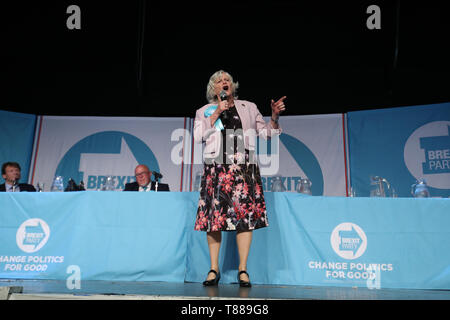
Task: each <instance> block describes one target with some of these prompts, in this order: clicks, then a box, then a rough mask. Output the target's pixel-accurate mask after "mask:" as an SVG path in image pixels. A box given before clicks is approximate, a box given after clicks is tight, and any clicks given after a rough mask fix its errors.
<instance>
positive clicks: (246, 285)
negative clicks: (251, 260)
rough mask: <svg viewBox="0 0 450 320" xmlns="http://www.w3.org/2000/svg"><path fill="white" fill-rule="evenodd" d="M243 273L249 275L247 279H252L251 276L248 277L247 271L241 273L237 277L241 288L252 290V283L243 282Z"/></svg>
mask: <svg viewBox="0 0 450 320" xmlns="http://www.w3.org/2000/svg"><path fill="white" fill-rule="evenodd" d="M243 273H245V274H246V275H247V277H248V278H249V279H250V276H249V275H248V273H247V271H245V270H242V271H239V273H238V276H237V278H238V282H239V286H240V287H241V288H250V287H251V286H252V284H251V283H250V281H243V280H241V274H243Z"/></svg>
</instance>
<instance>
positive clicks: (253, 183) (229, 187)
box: [195, 153, 269, 232]
mask: <svg viewBox="0 0 450 320" xmlns="http://www.w3.org/2000/svg"><path fill="white" fill-rule="evenodd" d="M268 225H269V223H268V221H267V214H266V203H265V200H264V194H263V189H262V183H261V175H260V173H259V168H258V165H257V164H249V162H248V153H247V154H246V161H245V163H241V164H237V163H232V164H218V163H215V162H212V163H210V164H206V163H205V164H204V167H203V176H202V180H201V186H200V199H199V201H198V209H197V217H196V220H195V230H200V231H207V232H210V231H248V230H254V229H259V228H264V227H267V226H268Z"/></svg>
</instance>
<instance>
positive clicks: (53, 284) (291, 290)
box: [0, 279, 450, 300]
mask: <svg viewBox="0 0 450 320" xmlns="http://www.w3.org/2000/svg"><path fill="white" fill-rule="evenodd" d="M1 287H14V289H13V290H10V294H9V295H7V296H6V297H3V299H9V300H27V299H52V300H60V299H64V300H66V299H124V300H128V299H136V300H171V299H198V300H201V299H208V300H222V299H299V300H450V291H449V290H412V289H368V288H347V287H322V286H314V287H312V286H285V285H253V287H252V288H240V287H239V286H238V285H237V284H219V286H218V287H213V288H211V287H210V288H207V287H204V286H203V285H202V284H201V283H169V282H125V281H117V282H116V281H81V288H80V289H72V290H71V289H68V288H67V286H66V281H61V280H11V279H0V289H1ZM3 289H6V288H3ZM17 289H19V291H21V292H20V293H17ZM11 292H12V293H11Z"/></svg>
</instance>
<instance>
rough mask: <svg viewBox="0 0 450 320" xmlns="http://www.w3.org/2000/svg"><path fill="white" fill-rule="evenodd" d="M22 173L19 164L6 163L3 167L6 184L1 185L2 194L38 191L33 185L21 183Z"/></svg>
mask: <svg viewBox="0 0 450 320" xmlns="http://www.w3.org/2000/svg"><path fill="white" fill-rule="evenodd" d="M20 171H21V169H20V165H19V164H18V163H17V162H5V163H4V164H3V165H2V177H3V179H5V183H3V184H0V192H5V191H6V192H23V191H29V192H35V191H36V189H35V188H34V187H33V186H32V185H31V184H28V183H19V180H20V178H21V174H20Z"/></svg>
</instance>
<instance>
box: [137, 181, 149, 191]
mask: <svg viewBox="0 0 450 320" xmlns="http://www.w3.org/2000/svg"><path fill="white" fill-rule="evenodd" d="M151 185H152V184H151V183H149V184H148V185H146V186H145V187H142V186H139V192H148V191H150V189H151Z"/></svg>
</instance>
